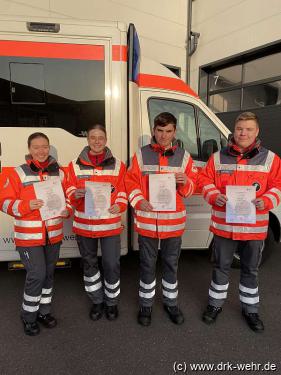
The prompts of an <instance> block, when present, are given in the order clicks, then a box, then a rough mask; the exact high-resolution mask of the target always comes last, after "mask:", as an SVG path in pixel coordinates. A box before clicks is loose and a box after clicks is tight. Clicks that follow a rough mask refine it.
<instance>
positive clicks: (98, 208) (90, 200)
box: [85, 181, 111, 217]
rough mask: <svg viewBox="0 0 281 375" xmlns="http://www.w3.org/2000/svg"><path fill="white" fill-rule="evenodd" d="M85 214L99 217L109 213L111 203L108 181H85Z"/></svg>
mask: <svg viewBox="0 0 281 375" xmlns="http://www.w3.org/2000/svg"><path fill="white" fill-rule="evenodd" d="M85 189H86V194H85V214H86V215H88V216H95V217H99V216H101V215H104V214H109V212H108V209H109V208H110V203H111V184H110V183H108V182H92V181H86V182H85Z"/></svg>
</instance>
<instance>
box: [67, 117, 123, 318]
mask: <svg viewBox="0 0 281 375" xmlns="http://www.w3.org/2000/svg"><path fill="white" fill-rule="evenodd" d="M87 134H88V135H87V141H88V146H86V147H85V148H84V149H83V150H82V151H81V153H80V155H79V156H78V159H76V160H74V161H72V162H71V163H70V164H69V184H70V186H71V187H70V188H69V190H68V196H69V198H70V199H71V202H72V204H73V206H74V207H75V213H74V221H73V232H74V233H76V236H77V243H78V247H79V250H80V254H81V256H82V260H83V270H84V284H85V290H86V292H87V294H88V296H89V298H90V299H91V301H92V307H91V310H90V319H92V320H94V321H96V320H98V319H100V318H101V317H102V315H103V312H104V309H105V314H106V317H107V319H108V320H115V319H116V318H117V317H118V314H119V312H118V307H117V304H118V300H119V294H120V247H121V245H120V233H121V232H122V229H123V228H122V224H121V213H122V212H124V211H125V210H126V208H127V194H126V192H125V186H124V176H125V173H126V167H125V165H124V163H123V162H121V161H120V160H118V159H117V158H115V157H114V156H113V155H112V153H111V151H110V149H109V148H108V147H106V142H107V137H106V130H105V128H104V127H103V126H102V125H99V124H96V125H93V126H91V127H90V128H89V129H88V132H87ZM88 181H91V182H93V183H107V184H109V185H110V189H111V196H110V199H111V206H110V208H109V209H108V210H106V212H104V211H103V212H102V213H101V214H99V213H98V212H97V213H95V212H94V213H93V215H89V213H86V211H85V194H86V186H85V183H86V182H88ZM95 199H96V200H99V199H100V197H99V196H94V197H93V201H94V202H95ZM99 241H100V245H101V253H102V266H103V273H104V275H103V276H104V280H103V282H102V276H101V273H100V271H99V265H98V256H97V252H98V242H99Z"/></svg>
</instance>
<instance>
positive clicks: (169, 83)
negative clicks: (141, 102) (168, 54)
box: [138, 73, 198, 98]
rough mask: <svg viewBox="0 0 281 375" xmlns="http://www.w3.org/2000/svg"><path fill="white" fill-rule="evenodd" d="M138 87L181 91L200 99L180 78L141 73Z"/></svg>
mask: <svg viewBox="0 0 281 375" xmlns="http://www.w3.org/2000/svg"><path fill="white" fill-rule="evenodd" d="M138 85H139V86H142V87H153V88H161V89H166V90H173V91H180V92H184V93H186V94H189V95H192V96H195V97H196V98H198V94H197V93H196V92H195V91H193V90H192V89H191V88H190V87H189V86H188V85H187V84H186V83H184V82H183V81H182V80H181V79H178V78H173V77H165V76H158V75H153V74H143V73H141V74H139V76H138Z"/></svg>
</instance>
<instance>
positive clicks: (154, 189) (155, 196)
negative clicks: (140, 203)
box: [149, 173, 176, 211]
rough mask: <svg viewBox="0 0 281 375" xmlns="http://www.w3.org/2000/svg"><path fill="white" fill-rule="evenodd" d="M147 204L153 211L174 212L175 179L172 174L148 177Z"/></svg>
mask: <svg viewBox="0 0 281 375" xmlns="http://www.w3.org/2000/svg"><path fill="white" fill-rule="evenodd" d="M149 203H150V204H151V205H152V207H153V211H176V178H175V175H174V174H173V173H163V174H150V175H149Z"/></svg>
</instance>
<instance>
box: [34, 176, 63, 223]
mask: <svg viewBox="0 0 281 375" xmlns="http://www.w3.org/2000/svg"><path fill="white" fill-rule="evenodd" d="M33 186H34V191H35V195H36V198H37V199H42V201H44V206H43V207H41V208H40V214H41V217H42V220H49V219H52V218H54V217H58V216H60V215H61V212H62V211H63V210H65V196H64V192H63V189H62V186H61V181H60V178H59V177H56V178H50V179H48V180H46V181H42V182H38V183H36V184H34V185H33Z"/></svg>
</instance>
